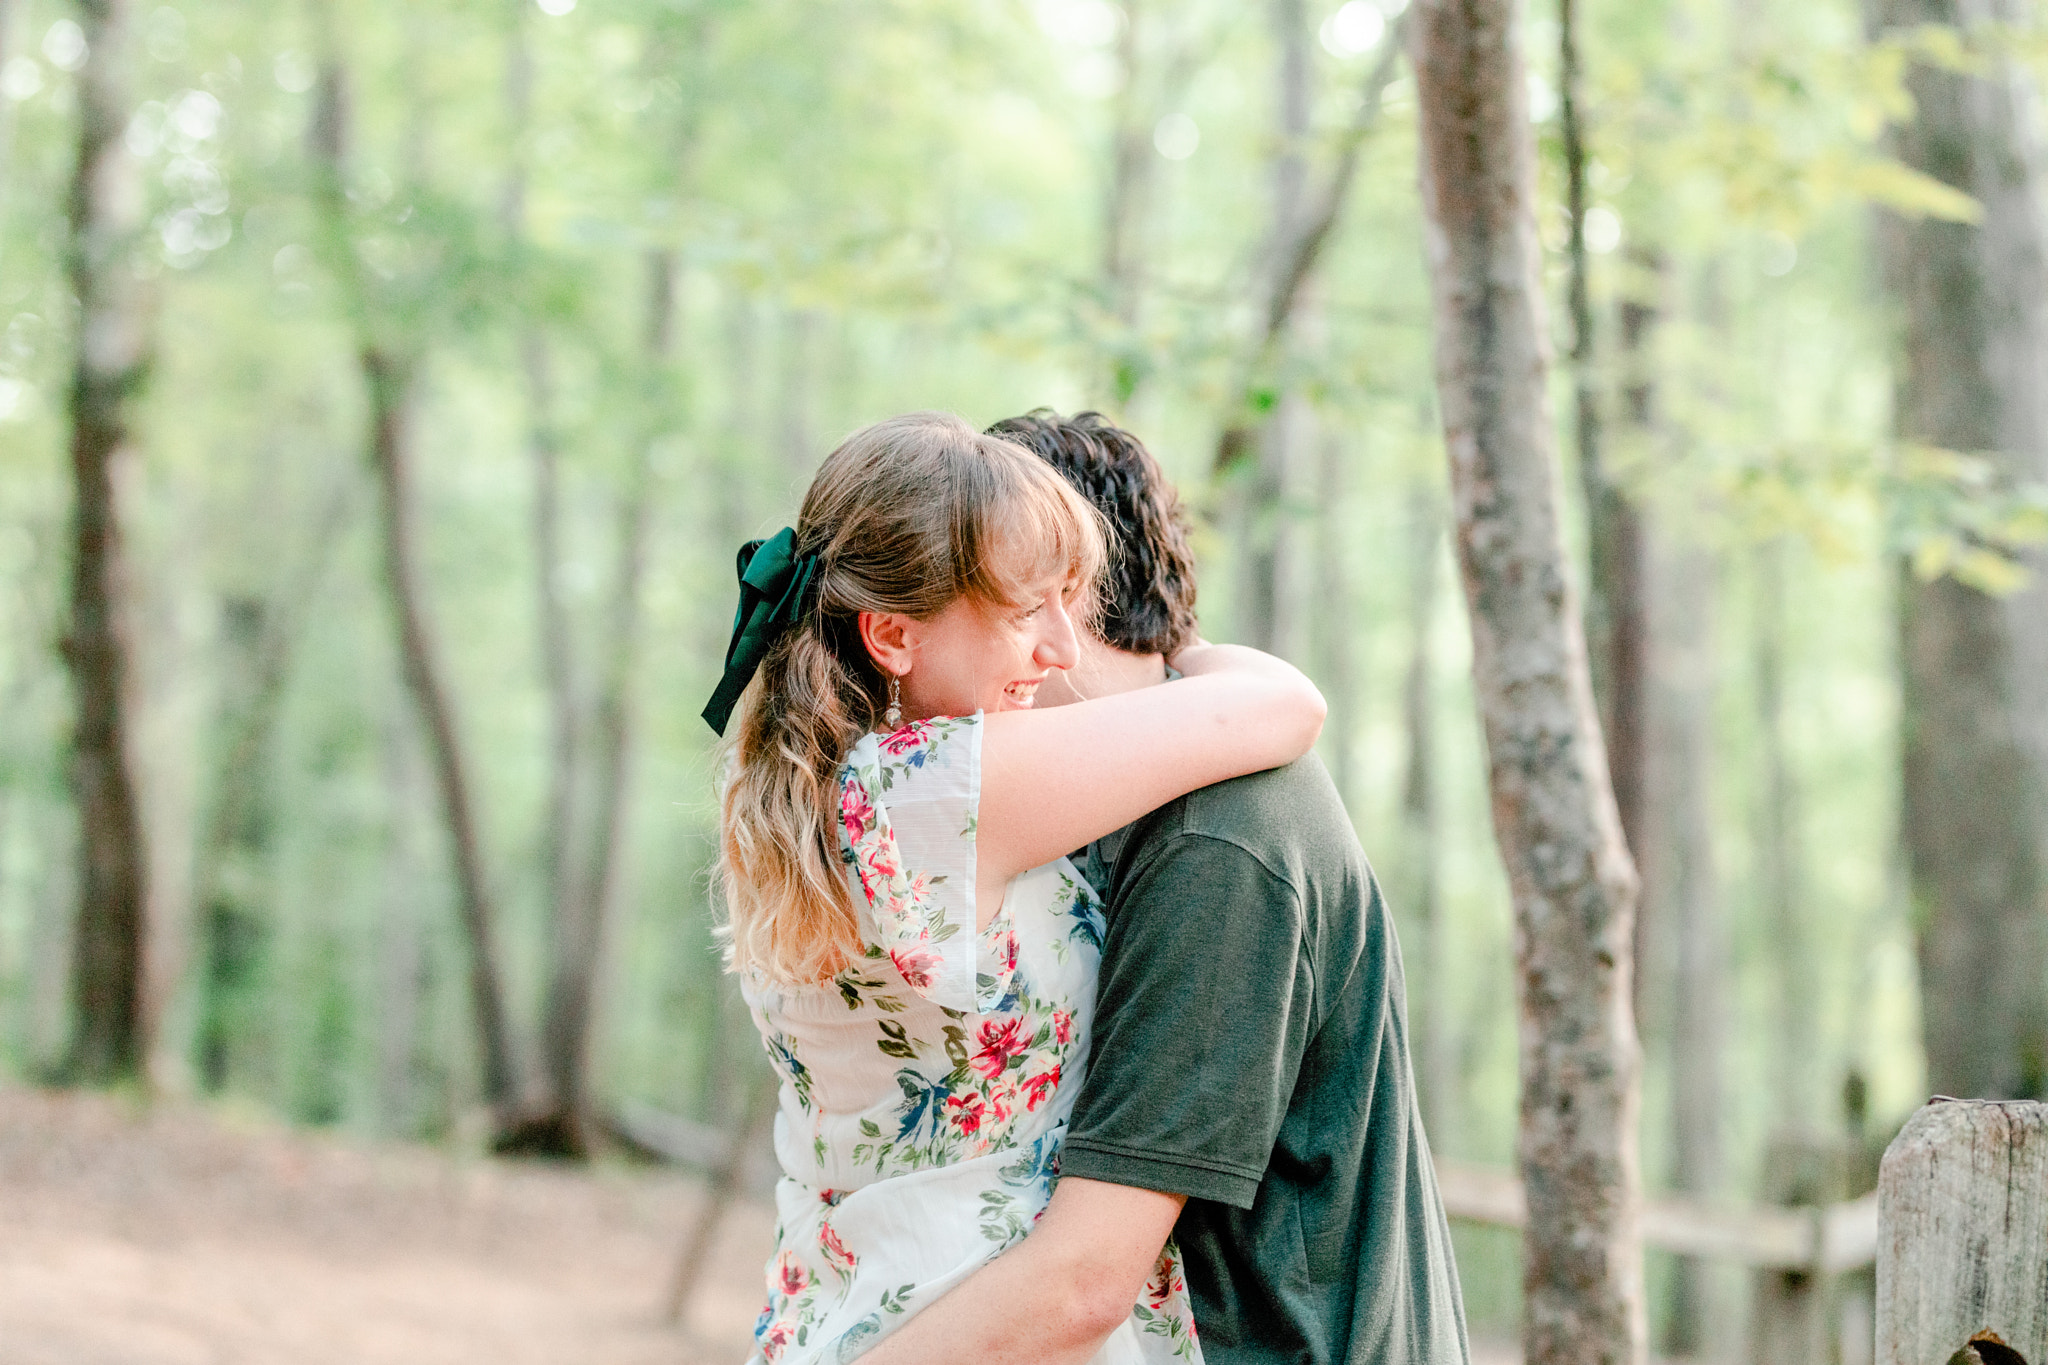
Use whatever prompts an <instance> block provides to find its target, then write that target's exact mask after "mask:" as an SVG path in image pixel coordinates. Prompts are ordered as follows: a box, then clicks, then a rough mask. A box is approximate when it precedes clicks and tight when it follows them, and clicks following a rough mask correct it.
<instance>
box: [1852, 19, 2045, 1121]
mask: <svg viewBox="0 0 2048 1365" xmlns="http://www.w3.org/2000/svg"><path fill="white" fill-rule="evenodd" d="M1866 14H1867V15H1868V17H1869V20H1870V23H1871V27H1872V29H1873V30H1875V31H1880V32H1881V31H1883V30H1886V29H1891V28H1905V27H1911V26H1916V25H1921V24H1970V23H1979V22H2003V23H2007V24H2013V25H2024V24H2025V23H2027V22H2028V20H2029V18H2030V14H2029V7H2028V6H2026V5H2023V4H2021V3H2019V0H1866ZM1907 88H1908V90H1909V92H1910V93H1911V95H1912V100H1913V108H1914V116H1913V120H1912V121H1911V122H1910V123H1906V124H1902V125H1899V126H1898V127H1896V128H1895V129H1894V131H1893V136H1894V138H1895V145H1896V148H1897V151H1898V154H1899V156H1900V159H1901V160H1903V161H1904V162H1905V163H1906V164H1907V165H1909V166H1912V167H1914V168H1915V169H1917V170H1920V171H1924V172H1925V173H1927V174H1929V175H1931V176H1934V177H1935V178H1936V179H1938V180H1941V181H1942V182H1944V183H1946V184H1949V185H1952V186H1954V187H1955V188H1957V189H1960V190H1963V191H1964V192H1966V193H1968V194H1969V195H1971V196H1972V197H1973V198H1974V199H1975V200H1976V201H1977V203H1978V204H1979V205H1980V206H1981V207H1982V210H1983V217H1982V219H1981V221H1979V222H1977V223H1974V224H1972V223H1951V222H1937V221H1935V220H1933V219H1927V218H1922V219H1917V220H1904V219H1899V218H1891V219H1889V220H1887V221H1885V223H1884V225H1883V238H1884V241H1885V246H1886V248H1887V249H1886V252H1885V256H1886V265H1887V275H1888V277H1889V282H1890V284H1891V287H1892V289H1893V291H1894V293H1895V294H1896V296H1897V299H1898V303H1899V306H1900V311H1901V313H1902V315H1903V316H1902V323H1903V336H1902V338H1901V340H1902V343H1903V344H1902V353H1901V355H1900V358H1899V373H1898V389H1897V399H1896V403H1897V414H1896V420H1897V424H1898V431H1899V435H1900V438H1901V439H1902V440H1904V441H1906V442H1908V443H1913V444H1920V445H1929V446H1936V447H1940V448H1943V449H1947V450H1953V451H1964V452H1971V453H1974V454H1979V455H1982V456H1984V457H1985V458H1987V459H1988V460H1989V461H1990V462H1991V464H1992V466H1993V467H1994V468H1995V470H1996V472H1997V474H1998V477H1999V478H2000V479H2001V480H2002V481H2005V482H2007V483H2021V482H2027V481H2040V480H2044V479H2048V383H2044V382H2043V378H2042V377H2043V375H2048V237H2044V224H2043V220H2042V213H2043V210H2042V204H2041V196H2042V193H2043V189H2044V186H2043V184H2042V165H2041V149H2040V147H2039V146H2038V144H2037V139H2036V136H2035V129H2036V116H2037V113H2038V111H2037V109H2036V107H2035V92H2034V90H2033V87H2032V82H2031V80H2030V79H2029V78H2028V76H2027V74H2026V73H2025V71H2024V69H2023V68H2022V67H2021V66H2020V65H2019V64H2018V63H2017V62H2012V61H2008V60H2005V59H2002V58H2001V59H1995V60H1993V61H1992V63H1991V64H1990V66H1989V67H1988V68H1987V69H1986V70H1984V71H1983V72H1981V73H1980V74H1974V75H1965V74H1963V73H1961V72H1958V71H1955V70H1951V69H1947V68H1937V67H1935V66H1933V65H1931V64H1920V65H1915V66H1914V67H1913V68H1912V69H1911V70H1910V71H1909V73H1908V75H1907ZM2025 562H2026V565H2027V567H2028V568H2029V570H2030V571H2031V578H2030V580H2029V582H2028V583H2027V585H2026V586H2025V587H2024V588H2022V589H2021V590H2020V591H2018V592H2015V593H2013V594H2011V595H2010V596H2007V597H2004V598H1994V597H1991V596H1988V595H1986V594H1985V593H1982V592H1980V591H1978V590H1977V589H1975V588H1972V587H1968V586H1966V585H1964V584H1962V583H1960V582H1957V581H1956V580H1955V579H1953V578H1942V579H1938V580H1936V581H1934V582H1931V583H1929V582H1920V581H1918V580H1917V579H1915V578H1914V577H1913V576H1912V575H1911V574H1910V573H1908V572H1905V571H1902V572H1901V574H1900V581H1899V598H1900V603H1899V605H1900V634H1901V647H1900V656H1901V660H1902V663H1903V670H1904V692H1905V708H1904V715H1903V718H1902V721H1903V724H1902V728H1903V737H1904V746H1903V747H1904V752H1903V768H1904V797H1905V820H1904V827H1905V834H1906V842H1907V849H1908V855H1909V867H1910V876H1911V883H1912V894H1913V899H1914V902H1915V906H1916V916H1915V918H1916V921H1917V922H1918V923H1919V924H1920V925H1921V926H1922V929H1921V933H1920V976H1921V1019H1922V1029H1923V1033H1924V1036H1925V1039H1926V1046H1927V1066H1928V1075H1927V1084H1928V1087H1929V1088H1930V1089H1932V1090H1935V1091H1938V1092H1940V1093H1943V1094H1949V1095H1958V1096H1970V1097H1987V1098H2012V1097H2026V1096H2041V1095H2044V1094H2048V971H2044V970H2043V968H2042V964H2043V963H2044V962H2048V554H2043V553H2042V552H2041V551H2040V550H2038V549H2037V550H2035V551H2033V552H2031V553H2029V554H2028V555H2027V556H2026V561H2025Z"/></svg>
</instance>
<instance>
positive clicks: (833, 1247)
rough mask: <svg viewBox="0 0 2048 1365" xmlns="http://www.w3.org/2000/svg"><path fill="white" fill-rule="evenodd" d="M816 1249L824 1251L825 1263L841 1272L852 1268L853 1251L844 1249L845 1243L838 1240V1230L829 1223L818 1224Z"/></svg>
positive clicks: (846, 1271)
mask: <svg viewBox="0 0 2048 1365" xmlns="http://www.w3.org/2000/svg"><path fill="white" fill-rule="evenodd" d="M818 1249H819V1250H820V1251H822V1252H824V1253H825V1264H827V1265H829V1266H831V1267H832V1268H833V1269H834V1270H837V1271H839V1272H841V1273H842V1274H844V1273H848V1272H851V1271H852V1269H853V1264H854V1259H853V1253H852V1252H850V1251H848V1250H847V1249H846V1243H844V1242H842V1241H840V1240H839V1232H838V1230H837V1229H836V1228H834V1227H833V1226H832V1225H831V1224H830V1223H820V1224H819V1225H818Z"/></svg>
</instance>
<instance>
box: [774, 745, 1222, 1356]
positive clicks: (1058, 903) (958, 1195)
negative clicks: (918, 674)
mask: <svg viewBox="0 0 2048 1365" xmlns="http://www.w3.org/2000/svg"><path fill="white" fill-rule="evenodd" d="M840 793H841V800H840V817H841V818H840V852H841V856H842V857H843V858H844V859H845V861H846V863H847V876H848V877H849V878H850V879H851V880H852V882H853V884H854V885H855V887H856V888H857V889H856V894H855V896H854V902H855V904H856V905H857V906H859V907H860V908H861V910H862V916H861V928H862V937H863V939H864V941H865V943H866V956H865V958H864V959H863V960H861V961H859V962H857V963H855V964H854V965H852V966H850V967H848V968H847V969H846V970H845V971H843V972H841V973H840V974H839V975H838V976H836V977H834V978H833V979H832V980H831V981H829V982H826V983H824V984H822V985H817V986H804V987H786V986H776V985H773V984H771V983H769V982H767V981H766V980H764V979H761V978H759V977H754V978H751V979H745V980H743V981H742V988H743V991H744V993H745V995H746V999H747V1004H748V1007H749V1008H750V1009H751V1010H752V1011H753V1015H754V1023H755V1025H756V1027H758V1028H759V1029H760V1030H761V1037H762V1039H763V1040H764V1041H765V1042H766V1044H767V1047H768V1053H769V1056H770V1057H771V1058H772V1059H773V1061H774V1063H775V1069H776V1071H777V1072H778V1073H779V1075H780V1076H781V1080H782V1094H781V1112H780V1113H779V1114H778V1115H777V1116H776V1121H775V1150H776V1155H777V1157H778V1159H779V1160H780V1162H781V1164H782V1171H783V1178H782V1180H781V1181H780V1182H779V1184H778V1185H777V1188H776V1215H777V1216H776V1229H775V1231H776V1238H775V1241H776V1251H775V1255H774V1257H773V1259H771V1260H770V1262H769V1264H768V1302H767V1306H766V1307H765V1308H763V1309H762V1310H761V1317H760V1320H759V1322H758V1323H757V1324H756V1325H755V1328H754V1339H755V1351H754V1355H753V1357H752V1359H753V1361H756V1362H762V1363H763V1365H810V1362H824V1361H843V1360H851V1359H853V1358H854V1357H856V1356H858V1355H860V1354H861V1352H863V1351H865V1350H867V1349H869V1348H871V1347H872V1346H873V1345H874V1344H875V1343H876V1342H877V1341H878V1340H879V1339H880V1338H881V1337H883V1336H884V1335H886V1334H887V1333H889V1332H891V1331H893V1330H894V1329H895V1328H897V1327H898V1326H900V1325H901V1324H902V1323H903V1322H904V1321H905V1320H906V1319H907V1317H908V1316H909V1315H910V1314H912V1313H915V1312H917V1311H918V1310H919V1309H921V1308H923V1307H925V1306H926V1305H928V1304H930V1303H933V1302H935V1301H937V1300H938V1299H939V1298H940V1296H942V1295H943V1294H945V1293H946V1291H947V1290H949V1289H951V1288H953V1287H954V1286H955V1285H956V1284H958V1283H959V1282H960V1281H962V1280H964V1279H966V1278H967V1277H968V1276H969V1275H971V1274H972V1273H973V1272H974V1271H975V1270H977V1269H978V1268H980V1267H981V1266H982V1265H984V1264H986V1263H987V1262H988V1261H989V1260H991V1259H992V1258H993V1257H994V1256H995V1255H996V1254H997V1253H998V1252H1000V1251H1002V1250H1003V1249H1004V1248H1006V1247H1008V1246H1011V1245H1012V1244H1014V1243H1015V1242H1017V1241H1018V1240H1019V1239H1020V1238H1022V1237H1023V1236H1024V1235H1025V1234H1026V1233H1027V1232H1029V1231H1030V1229H1031V1226H1032V1224H1033V1223H1034V1222H1036V1221H1037V1219H1038V1216H1039V1214H1041V1213H1042V1212H1044V1210H1045V1205H1046V1201H1047V1200H1048V1199H1049V1198H1050V1197H1051V1195H1052V1186H1053V1182H1054V1180H1055V1179H1056V1178H1057V1176H1058V1171H1059V1148H1060V1142H1061V1139H1062V1138H1063V1137H1064V1136H1065V1133H1066V1127H1067V1115H1068V1113H1069V1112H1070V1111H1071V1110H1072V1108H1073V1104H1074V1097H1075V1094H1076V1092H1077V1091H1078V1089H1079V1087H1080V1083H1081V1073H1082V1069H1083V1067H1084V1066H1085V1065H1086V1061H1087V1056H1088V1037H1089V1025H1090V1019H1091V1016H1092V1014H1093V1012H1094V1005H1095V975H1096V969H1097V965H1098V958H1099V953H1100V951H1101V946H1102V914H1101V908H1100V904H1099V902H1098V901H1097V899H1096V896H1095V892H1094V890H1093V889H1092V888H1091V887H1089V885H1088V884H1087V883H1086V882H1085V881H1083V880H1082V879H1081V877H1080V875H1079V874H1078V873H1077V872H1076V871H1075V870H1074V867H1073V865H1072V864H1071V863H1069V862H1068V861H1067V860H1066V859H1065V858H1061V859H1060V860H1059V861H1057V862H1053V863H1048V864H1046V865H1045V866H1044V867H1040V868H1036V869H1034V870H1032V871H1030V872H1027V873H1025V874H1023V875H1022V876H1020V877H1018V878H1017V879H1016V880H1014V881H1012V882H1011V883H1010V885H1009V889H1008V891H1007V893H1006V894H1005V896H1004V899H1003V906H1002V909H1001V910H1000V911H999V912H998V913H997V914H996V916H995V918H994V919H993V920H992V921H991V922H990V923H989V926H988V928H987V929H986V930H985V931H982V932H980V933H977V932H976V930H975V908H974V828H975V819H976V812H977V809H978V807H979V804H980V797H981V717H980V715H979V714H977V715H974V716H965V717H942V718H937V719H933V720H929V721H919V722H915V723H913V724H910V725H906V726H904V727H903V728H902V729H900V730H897V731H896V732H895V733H894V734H890V735H886V736H883V735H867V736H864V737H863V738H862V739H861V740H860V742H859V743H857V744H855V745H854V747H853V752H852V753H850V754H849V755H847V759H846V766H845V768H844V769H843V770H842V772H841V774H840ZM1200 1360H1201V1349H1200V1347H1199V1346H1197V1345H1196V1342H1195V1332H1194V1319H1193V1317H1192V1315H1191V1314H1190V1313H1189V1310H1188V1300H1187V1286H1186V1282H1185V1281H1184V1280H1183V1278H1182V1275H1181V1267H1180V1259H1179V1254H1178V1252H1177V1251H1176V1250H1175V1248H1174V1246H1173V1243H1172V1242H1170V1241H1169V1242H1168V1243H1167V1245H1166V1248H1165V1250H1164V1252H1163V1253H1162V1254H1161V1256H1160V1260H1159V1264H1158V1265H1157V1266H1156V1267H1155V1273H1154V1276H1153V1278H1152V1281H1151V1282H1150V1284H1148V1285H1147V1287H1146V1290H1145V1293H1144V1295H1143V1296H1142V1297H1141V1298H1140V1300H1139V1302H1138V1303H1136V1304H1134V1305H1133V1306H1132V1309H1131V1316H1130V1318H1129V1319H1128V1320H1127V1321H1126V1322H1125V1323H1124V1324H1123V1325H1122V1326H1121V1327H1119V1328H1118V1329H1117V1331H1116V1333H1115V1334H1114V1335H1112V1336H1111V1337H1110V1339H1109V1341H1108V1342H1107V1343H1106V1344H1105V1345H1104V1347H1103V1348H1102V1350H1101V1351H1100V1352H1098V1353H1097V1355H1096V1356H1095V1357H1094V1361H1095V1365H1139V1363H1140V1362H1163V1361H1180V1362H1189V1361H1193V1362H1199V1361H1200Z"/></svg>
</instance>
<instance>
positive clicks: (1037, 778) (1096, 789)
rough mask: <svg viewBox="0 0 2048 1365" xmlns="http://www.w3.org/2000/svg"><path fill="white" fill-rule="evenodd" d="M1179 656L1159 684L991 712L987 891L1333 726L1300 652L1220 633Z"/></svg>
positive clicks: (1258, 767)
mask: <svg viewBox="0 0 2048 1365" xmlns="http://www.w3.org/2000/svg"><path fill="white" fill-rule="evenodd" d="M1173 664H1174V667H1176V668H1177V669H1179V670H1180V672H1181V673H1182V674H1183V676H1182V677H1181V678H1178V679H1176V680H1174V681H1172V682H1166V683H1161V684H1159V685H1157V686H1155V687H1141V688H1136V689H1134V690H1132V691H1129V692H1121V693H1118V694H1117V695H1115V696H1110V697H1103V698H1099V699H1097V700H1092V701H1082V702H1075V703H1073V704H1072V705H1069V706H1058V707H1049V708H1047V709H1045V710H1038V711H1006V712H1002V713H1000V714H997V715H992V716H988V717H987V718H986V719H985V721H984V729H983V734H982V780H981V805H980V811H981V814H980V821H979V825H978V833H977V835H976V850H975V857H976V864H977V866H976V878H975V880H976V883H977V886H978V888H979V889H980V890H981V891H982V892H983V893H984V894H987V893H991V892H993V893H994V894H997V895H1000V888H1001V887H1003V886H1004V885H1006V884H1007V883H1008V881H1009V879H1010V878H1011V877H1014V876H1016V875H1017V874H1018V873H1020V872H1024V871H1028V870H1029V869H1031V868H1034V867H1037V866H1039V865H1040V864H1043V863H1048V862H1051V861H1052V860H1053V859H1054V858H1057V857H1059V856H1060V855H1062V854H1064V853H1069V852H1071V851H1073V850H1074V849H1077V848H1079V847H1081V846H1082V845H1083V844H1085V843H1087V842H1088V841H1089V840H1091V839H1094V838H1096V837H1098V836H1100V835H1103V834H1107V833H1109V832H1110V831H1111V830H1114V829H1120V828H1121V827H1123V826H1124V825H1127V824H1129V823H1130V822H1131V821H1132V820H1135V819H1136V818H1138V817H1139V816H1140V815H1143V814H1144V813H1145V812H1147V811H1149V810H1152V809H1153V808H1155V807H1157V806H1161V805H1164V804H1165V803H1166V802H1168V801H1170V800H1172V799H1173V798H1174V797H1176V796H1180V795H1182V794H1183V793H1186V792H1191V791H1193V790H1195V789H1196V788H1197V787H1206V786H1208V785H1209V784H1210V783H1212V782H1221V781H1223V780H1225V779H1226V778H1232V777H1240V776H1242V775H1244V774H1245V773H1255V772H1262V771H1264V770H1265V769H1267V768H1277V767H1279V766H1280V765H1281V764H1283V763H1291V762H1293V761H1294V760H1295V759H1297V758H1299V757H1301V756H1302V755H1303V754H1305V753H1307V752H1308V751H1309V749H1310V747H1311V746H1313V745H1314V744H1315V742H1316V737H1317V736H1318V735H1319V734H1321V733H1322V728H1323V717H1324V714H1325V712H1326V710H1327V708H1326V706H1325V705H1324V702H1323V697H1322V693H1320V692H1318V691H1317V690H1316V687H1315V684H1314V683H1312V682H1310V681H1309V680H1308V678H1307V677H1306V676H1304V675H1303V674H1302V672H1301V671H1300V670H1299V669H1297V668H1295V667H1294V666H1293V665H1291V664H1288V663H1285V662H1283V661H1282V660H1279V659H1276V658H1273V657H1272V656H1271V655H1268V654H1262V653H1260V652H1259V651H1257V650H1254V649H1246V648H1243V647H1241V646H1236V645H1209V644H1201V645H1197V646H1195V647H1194V648H1191V649H1188V650H1186V651H1183V652H1182V653H1181V654H1179V655H1177V656H1176V657H1175V658H1174V660H1173ZM985 909H986V912H987V913H990V914H992V913H993V910H994V907H993V905H986V906H985Z"/></svg>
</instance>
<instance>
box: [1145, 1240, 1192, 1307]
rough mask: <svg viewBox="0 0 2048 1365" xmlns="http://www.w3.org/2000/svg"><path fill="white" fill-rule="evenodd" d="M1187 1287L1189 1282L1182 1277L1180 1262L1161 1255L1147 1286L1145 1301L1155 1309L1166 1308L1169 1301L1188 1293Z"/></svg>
mask: <svg viewBox="0 0 2048 1365" xmlns="http://www.w3.org/2000/svg"><path fill="white" fill-rule="evenodd" d="M1187 1287H1188V1286H1187V1281H1185V1280H1183V1279H1182V1278H1181V1275H1180V1261H1179V1260H1178V1259H1176V1258H1174V1257H1171V1256H1168V1255H1166V1254H1164V1253H1161V1255H1160V1257H1159V1263H1158V1264H1157V1265H1156V1266H1154V1267H1153V1270H1152V1278H1151V1279H1150V1280H1148V1281H1147V1282H1146V1284H1145V1299H1146V1302H1147V1303H1149V1304H1151V1306H1152V1307H1154V1308H1164V1307H1166V1301H1167V1300H1168V1299H1170V1298H1172V1297H1173V1296H1174V1295H1175V1294H1179V1293H1184V1292H1186V1290H1187Z"/></svg>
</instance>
